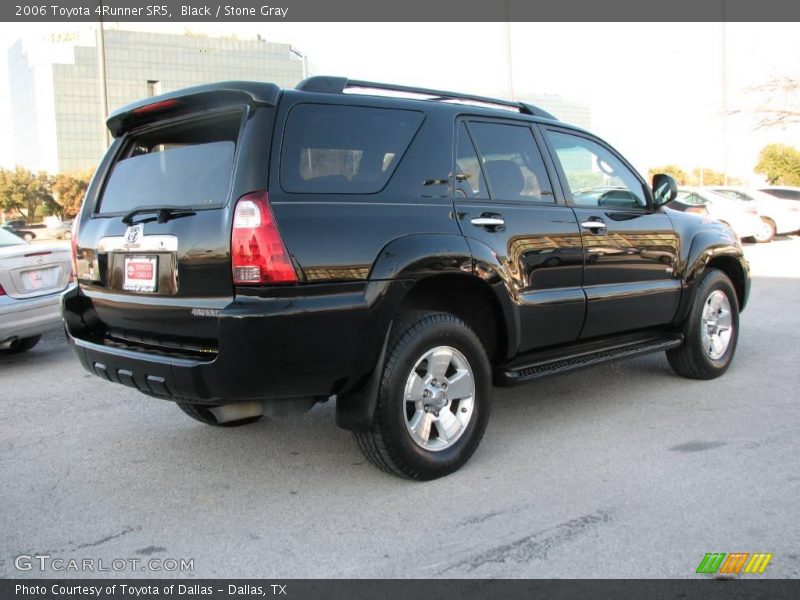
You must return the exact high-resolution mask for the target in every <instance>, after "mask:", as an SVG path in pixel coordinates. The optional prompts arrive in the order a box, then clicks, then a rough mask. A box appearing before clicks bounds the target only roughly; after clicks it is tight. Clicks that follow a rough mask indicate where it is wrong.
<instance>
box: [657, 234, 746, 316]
mask: <svg viewBox="0 0 800 600" xmlns="http://www.w3.org/2000/svg"><path fill="white" fill-rule="evenodd" d="M720 256H726V257H730V258H732V259H735V260H736V261H737V262H741V261H743V260H744V253H743V252H742V249H741V247H740V246H739V245H738V243H737V241H736V240H735V239H733V238H732V237H723V236H721V235H720V233H719V231H715V230H710V229H706V230H703V231H699V232H697V233H696V234H695V235H694V236H693V237H692V240H691V242H690V243H689V249H688V251H687V253H686V256H685V258H682V260H681V262H682V269H681V280H682V281H683V284H684V293H683V294H682V295H681V303H680V306H679V307H678V310H677V312H676V314H675V318H674V320H673V323H676V324H678V323H682V322H683V321H684V320H685V319H686V317H687V316H688V312H689V308H690V307H691V305H692V301H693V300H694V295H695V290H696V289H697V282H698V281H700V280H701V279H702V278H703V275H704V274H705V272H706V270H707V265H708V263H709V262H710V261H711V260H713V259H714V258H717V257H720ZM742 269H743V271H744V277H745V290H744V297H745V298H746V297H747V291H748V289H747V288H748V286H747V279H748V277H747V275H748V273H747V269H746V268H745V267H744V266H743V267H742ZM741 308H744V303H743V304H742V307H741Z"/></svg>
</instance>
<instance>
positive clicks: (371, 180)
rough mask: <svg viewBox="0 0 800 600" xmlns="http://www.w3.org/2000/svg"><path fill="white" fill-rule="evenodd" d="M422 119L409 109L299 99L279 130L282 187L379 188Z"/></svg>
mask: <svg viewBox="0 0 800 600" xmlns="http://www.w3.org/2000/svg"><path fill="white" fill-rule="evenodd" d="M422 120H423V115H422V113H420V112H417V111H413V110H394V109H385V108H367V107H363V106H337V105H326V104H299V105H297V106H295V107H294V108H293V109H292V111H291V112H290V113H289V119H288V121H287V123H286V131H285V132H284V137H283V139H284V142H283V150H282V153H281V170H280V172H281V187H282V188H283V189H284V190H285V191H287V192H294V193H311V194H326V193H327V194H372V193H375V192H377V191H380V190H381V189H382V188H383V187H384V186H385V185H386V182H387V181H389V178H390V177H391V176H392V173H394V170H395V169H396V168H397V164H398V163H399V162H400V159H401V158H402V156H403V153H405V151H406V149H407V148H408V146H409V144H410V143H411V140H412V139H413V137H414V134H416V132H417V130H418V129H419V126H420V124H421V123H422Z"/></svg>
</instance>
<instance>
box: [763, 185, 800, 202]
mask: <svg viewBox="0 0 800 600" xmlns="http://www.w3.org/2000/svg"><path fill="white" fill-rule="evenodd" d="M761 191H762V192H766V193H767V194H772V195H773V196H775V197H776V198H781V199H782V200H800V191H796V190H776V189H771V188H766V189H762V190H761Z"/></svg>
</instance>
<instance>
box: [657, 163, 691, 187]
mask: <svg viewBox="0 0 800 600" xmlns="http://www.w3.org/2000/svg"><path fill="white" fill-rule="evenodd" d="M657 173H664V174H665V175H670V176H671V177H672V178H673V179H674V180H675V182H676V183H677V184H678V185H686V184H687V183H688V180H689V177H688V175H686V171H684V170H683V169H681V168H680V167H679V166H677V165H665V166H663V167H654V168H652V169H650V170H648V171H647V178H648V179H649V180H650V181H652V180H653V175H655V174H657Z"/></svg>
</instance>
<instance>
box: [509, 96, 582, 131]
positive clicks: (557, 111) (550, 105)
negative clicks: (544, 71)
mask: <svg viewBox="0 0 800 600" xmlns="http://www.w3.org/2000/svg"><path fill="white" fill-rule="evenodd" d="M517 100H519V101H520V102H528V103H529V104H534V105H536V106H538V107H539V108H542V109H544V110H546V111H547V112H549V113H550V114H551V115H553V116H554V117H556V118H557V119H559V120H560V121H564V122H565V123H570V124H571V125H577V126H578V127H583V128H584V129H591V128H592V107H591V105H590V104H589V103H587V102H580V101H577V100H569V99H567V98H564V97H563V96H562V95H560V94H521V95H520V96H519V97H518V98H517Z"/></svg>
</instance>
